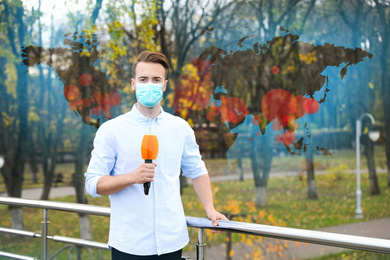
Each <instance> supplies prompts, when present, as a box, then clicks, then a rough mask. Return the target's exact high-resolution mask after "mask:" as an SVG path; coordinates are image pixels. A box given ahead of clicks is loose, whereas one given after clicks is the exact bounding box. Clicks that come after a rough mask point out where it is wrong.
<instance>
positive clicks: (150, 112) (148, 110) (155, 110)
mask: <svg viewBox="0 0 390 260" xmlns="http://www.w3.org/2000/svg"><path fill="white" fill-rule="evenodd" d="M137 109H138V111H139V112H141V113H142V114H143V115H144V116H145V117H150V118H152V119H155V118H156V117H157V116H158V115H159V114H160V112H161V106H160V103H159V104H158V105H157V106H154V107H145V106H144V105H142V104H141V102H139V101H138V100H137Z"/></svg>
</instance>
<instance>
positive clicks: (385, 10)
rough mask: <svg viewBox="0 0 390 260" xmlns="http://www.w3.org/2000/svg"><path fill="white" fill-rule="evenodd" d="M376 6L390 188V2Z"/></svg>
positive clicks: (376, 4)
mask: <svg viewBox="0 0 390 260" xmlns="http://www.w3.org/2000/svg"><path fill="white" fill-rule="evenodd" d="M374 2H375V7H376V10H377V12H378V15H379V20H380V25H381V27H380V28H381V30H380V31H379V33H380V38H381V50H380V51H381V54H380V55H381V56H380V64H381V86H382V93H381V94H382V95H381V96H382V102H383V111H384V123H385V149H386V162H387V176H388V177H387V187H389V188H390V101H389V99H390V86H389V85H390V84H389V82H390V78H389V73H388V71H389V64H388V60H387V59H388V55H389V43H390V18H389V17H390V15H389V2H388V1H381V2H380V1H378V0H374Z"/></svg>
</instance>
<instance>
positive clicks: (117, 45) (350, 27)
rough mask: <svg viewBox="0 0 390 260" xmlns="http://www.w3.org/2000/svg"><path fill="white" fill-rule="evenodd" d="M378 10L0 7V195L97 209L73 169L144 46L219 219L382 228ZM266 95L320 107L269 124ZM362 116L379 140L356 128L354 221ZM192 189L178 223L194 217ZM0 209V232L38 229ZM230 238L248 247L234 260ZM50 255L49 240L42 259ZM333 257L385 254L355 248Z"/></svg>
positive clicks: (332, 4)
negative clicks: (155, 57) (60, 190)
mask: <svg viewBox="0 0 390 260" xmlns="http://www.w3.org/2000/svg"><path fill="white" fill-rule="evenodd" d="M389 8H390V6H389V2H388V1H379V0H375V1H368V0H366V1H365V0H348V1H336V0H335V1H320V0H306V1H305V0H292V1H262V0H253V1H249V0H243V1H229V0H216V1H200V0H188V1H179V0H170V1H135V0H133V1H121V0H118V1H102V0H97V1H92V0H91V1H87V0H86V1H64V2H63V3H59V2H53V1H44V0H41V1H33V0H28V1H16V0H15V1H11V0H1V1H0V12H1V13H0V17H1V18H0V19H1V20H0V22H1V24H0V38H1V41H0V155H1V156H2V157H3V158H4V161H5V163H4V165H3V167H2V168H1V169H0V171H1V176H2V178H1V179H0V192H3V193H4V194H5V195H7V196H12V197H21V196H22V191H23V189H28V188H37V187H39V188H42V193H41V195H40V198H41V199H43V200H48V199H49V198H50V190H51V189H52V187H53V186H71V187H74V189H75V194H76V195H75V196H70V197H65V198H57V199H56V200H60V201H68V202H78V203H89V204H94V205H104V206H109V201H108V198H99V199H93V198H91V197H89V196H88V195H87V194H85V191H84V176H83V174H84V172H85V169H86V166H87V163H88V161H89V158H90V152H91V150H92V148H93V146H92V141H93V137H94V135H95V132H96V130H97V128H98V127H99V125H101V124H102V123H103V122H104V121H107V120H110V119H112V118H114V117H116V116H118V115H120V114H122V113H125V112H127V111H129V110H130V109H131V107H132V105H133V104H134V103H135V102H136V99H135V94H134V92H133V91H132V90H131V86H130V78H131V65H132V63H133V62H134V61H135V59H136V57H137V54H138V53H140V52H141V51H145V50H148V51H159V52H162V53H164V54H165V55H166V56H167V57H168V59H169V62H170V64H171V69H170V72H169V75H168V78H169V86H168V89H167V91H166V93H165V94H164V99H163V103H162V104H163V108H164V110H165V111H167V112H170V113H172V114H175V115H178V116H180V117H182V118H184V119H185V120H187V121H188V123H189V124H190V125H191V126H192V127H193V129H194V131H195V134H196V137H197V142H198V144H199V147H200V150H201V153H202V156H203V158H204V160H205V162H206V166H207V167H208V170H209V174H210V176H211V177H213V178H214V179H213V180H214V181H213V182H212V184H213V193H214V197H215V205H216V208H217V210H219V211H222V212H224V213H225V214H227V215H228V216H229V218H230V219H232V220H237V221H245V222H254V223H264V224H271V225H280V226H287V227H295V228H306V229H318V228H324V227H329V226H335V225H340V224H346V223H352V222H357V221H362V220H374V219H380V218H385V217H389V216H390V200H389V195H390V192H389V187H390V170H389V169H390V167H389V166H390V87H389V84H390V83H389V80H390V78H389V73H388V71H389V66H388V58H389V54H388V51H389V40H390V39H389V30H390V29H389V28H390V26H389V25H390V17H389ZM298 42H300V43H299V44H298ZM294 43H295V44H294ZM305 43H306V44H305ZM321 46H325V47H326V52H322V51H321V50H322V49H321V48H320V47H321ZM317 47H318V48H317ZM339 47H340V48H339ZM308 48H309V49H310V48H311V49H310V50H308ZM357 49H360V50H362V51H364V52H365V53H366V54H367V55H363V54H362V52H359V51H357ZM332 50H333V52H332ZM370 55H371V56H370ZM329 57H331V59H332V62H333V63H332V62H329V61H328V60H327V58H329ZM324 68H325V69H324ZM344 68H346V69H344ZM325 78H326V79H325ZM321 82H322V83H323V84H319V83H321ZM275 89H284V90H286V91H288V92H289V93H290V94H291V95H292V96H294V97H297V96H301V97H302V96H304V99H310V98H313V99H315V100H316V101H317V103H318V107H316V106H314V110H315V111H310V112H311V113H308V112H307V111H308V110H310V109H312V107H309V108H307V107H306V108H305V109H304V110H305V111H306V112H303V113H301V114H298V112H296V113H290V112H291V111H290V110H289V108H290V107H289V106H288V109H287V110H286V109H285V108H284V109H282V110H283V111H282V112H280V111H279V110H278V109H279V107H280V106H283V104H284V102H283V101H285V100H283V99H282V100H280V99H276V101H275V102H274V104H273V109H275V110H277V111H279V112H276V114H278V113H281V115H279V117H278V116H276V119H279V121H280V122H276V121H273V120H270V118H269V117H268V116H267V114H266V113H265V111H264V110H265V109H266V108H265V107H266V106H265V107H264V106H263V105H262V101H263V98H264V96H265V95H266V94H267V93H270V92H271V93H272V90H275ZM283 93H284V92H283ZM325 95H326V99H325V100H324V101H323V102H321V101H320V100H321V99H322V98H323V97H324V96H325ZM290 99H291V100H292V99H293V98H292V97H290V96H289V97H288V99H286V100H288V102H289V103H291V102H290ZM272 101H273V100H272V99H271V103H272ZM315 105H316V104H315ZM271 106H272V104H271ZM268 110H270V109H268ZM296 110H297V109H296ZM286 111H287V112H286ZM289 111H290V112H289ZM363 113H371V114H372V115H373V116H374V118H375V125H376V129H377V130H379V132H380V138H379V140H378V141H377V142H375V143H373V142H372V141H371V140H370V139H369V138H368V132H369V131H370V130H371V122H370V120H368V118H367V117H365V118H364V119H363V120H362V123H363V128H362V137H361V144H362V145H361V151H362V157H361V158H362V161H361V168H362V169H363V174H362V193H363V194H362V205H363V215H364V218H363V219H362V220H361V219H355V207H356V206H355V204H356V197H355V192H356V176H355V174H351V173H355V172H356V152H355V149H356V139H355V138H356V121H357V120H358V119H359V118H360V117H361V115H362V114H363ZM268 114H269V113H268ZM285 115H288V116H290V117H288V118H287V120H286V121H284V116H285ZM280 116H281V117H280ZM301 138H303V139H301ZM364 169H366V171H364ZM227 180H228V181H227ZM187 182H188V181H187V180H186V179H182V180H181V185H182V200H183V205H184V208H185V212H186V215H187V216H201V217H203V216H204V210H203V208H202V206H201V205H200V203H199V202H198V201H197V198H196V195H195V194H194V192H193V190H192V188H191V187H190V186H191V183H187ZM0 210H1V214H0V223H1V226H4V227H11V226H12V227H13V228H18V229H26V230H39V226H40V220H39V217H40V213H37V211H35V210H27V209H26V210H22V209H20V208H8V207H5V206H2V207H0ZM50 218H53V219H52V220H51V221H52V222H53V223H54V222H55V225H54V224H53V225H51V226H50V232H53V234H58V235H67V236H72V237H82V238H93V239H95V240H98V241H101V242H105V241H106V240H107V234H108V219H104V218H97V217H96V218H94V217H90V218H89V217H88V216H78V215H72V214H58V215H54V214H53V215H51V216H50ZM79 219H80V223H83V224H82V225H80V226H81V228H79V227H78V225H75V224H74V223H78V222H79ZM33 220H34V221H33ZM89 222H90V224H85V223H89ZM190 232H191V229H190ZM191 236H192V239H196V235H194V233H193V230H192V233H191ZM0 241H1V245H0V249H1V250H4V251H14V252H15V251H16V252H25V254H27V255H28V254H30V255H34V254H35V255H36V254H37V252H39V245H38V242H36V243H35V242H32V241H28V240H26V241H20V240H15V239H14V238H12V237H7V236H1V237H0ZM207 243H208V245H209V246H213V245H221V244H223V245H226V248H225V250H224V252H221V259H241V258H248V259H260V258H261V257H262V256H263V257H264V256H266V255H267V254H269V253H271V252H274V253H275V254H276V255H277V256H278V257H280V258H285V259H290V258H291V256H290V255H289V254H288V245H287V244H286V243H284V242H283V241H276V240H275V241H274V240H262V239H261V238H254V237H250V236H244V235H237V234H233V235H230V234H224V235H215V234H211V233H208V234H207ZM234 243H243V244H246V245H248V246H252V247H253V250H252V251H251V254H248V255H237V254H236V253H235V251H234V250H233V249H232V247H231V246H232V245H231V244H234ZM51 246H52V245H51ZM193 246H194V242H192V243H190V244H189V246H188V247H187V249H186V250H193ZM297 246H300V245H297ZM302 246H304V245H302ZM59 248H61V245H56V244H53V246H52V247H51V250H52V253H53V252H55V251H56V250H58V249H59ZM84 253H86V252H84ZM65 255H66V254H65ZM64 257H66V256H64ZM338 257H344V258H347V259H353V258H356V259H362V258H363V257H367V258H366V259H373V257H377V258H378V259H386V258H385V257H386V256H384V255H381V254H370V255H368V256H367V253H365V252H358V251H356V252H349V253H346V254H345V255H343V256H341V255H339V256H336V259H337V258H338ZM329 259H330V258H329Z"/></svg>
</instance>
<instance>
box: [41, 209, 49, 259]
mask: <svg viewBox="0 0 390 260" xmlns="http://www.w3.org/2000/svg"><path fill="white" fill-rule="evenodd" d="M48 227H49V221H48V217H47V209H43V220H42V229H41V260H47V259H48V258H49V256H48V254H47V251H48V248H47V233H48Z"/></svg>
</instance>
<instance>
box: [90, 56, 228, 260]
mask: <svg viewBox="0 0 390 260" xmlns="http://www.w3.org/2000/svg"><path fill="white" fill-rule="evenodd" d="M168 68H169V66H168V61H167V59H166V58H165V56H164V55H163V54H160V53H153V52H143V53H141V54H140V55H139V56H138V59H137V62H136V63H134V65H133V78H132V79H131V86H132V88H133V90H134V91H135V93H136V97H137V103H136V104H135V105H134V106H133V108H132V109H131V111H130V112H128V113H126V114H123V115H121V116H118V117H117V118H115V119H112V120H110V121H107V122H106V123H104V124H102V125H101V127H100V128H99V130H98V131H97V133H96V137H95V140H94V150H93V151H92V157H91V161H90V163H89V166H88V169H87V172H86V173H85V177H86V181H85V186H86V189H87V191H88V193H89V194H91V195H92V196H94V197H97V196H102V195H110V202H111V218H110V233H109V241H108V245H109V246H110V248H111V249H112V258H113V259H150V260H152V259H167V260H168V259H169V260H176V259H177V260H179V259H180V258H181V250H182V248H183V247H185V246H186V245H187V244H188V242H189V237H188V231H187V225H186V221H185V215H184V210H183V205H182V202H181V198H180V183H179V175H180V168H181V169H182V171H183V175H184V176H187V177H190V178H192V179H193V182H192V183H193V187H194V190H195V192H196V194H197V195H198V197H199V199H200V201H201V202H202V205H203V207H204V209H205V210H206V213H207V217H208V218H209V219H210V220H211V221H212V223H213V225H214V226H218V220H227V218H226V217H225V216H224V215H222V214H221V213H219V212H217V211H216V210H215V208H214V204H213V197H212V191H211V185H210V179H209V176H208V172H207V169H206V167H205V164H204V162H203V161H202V160H201V156H200V153H199V147H198V145H197V144H196V140H195V135H194V131H193V130H192V129H191V127H190V126H189V125H188V123H187V122H186V121H185V120H183V119H181V118H179V117H176V116H173V115H170V114H168V113H166V112H164V111H163V109H162V108H161V106H160V101H161V99H162V95H163V92H164V91H165V90H166V87H167V83H168V81H167V79H166V78H167V71H168ZM144 135H156V136H157V139H158V143H159V151H158V156H157V159H156V160H154V161H153V162H154V163H144V161H143V160H142V157H141V143H142V139H143V136H144ZM145 182H150V183H151V186H150V190H149V194H148V195H145V193H144V187H143V184H144V183H145Z"/></svg>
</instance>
